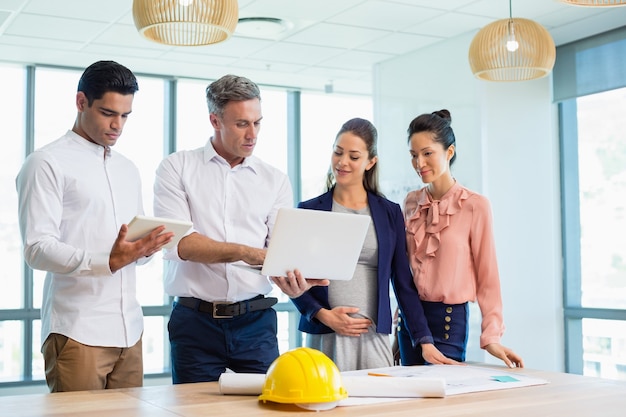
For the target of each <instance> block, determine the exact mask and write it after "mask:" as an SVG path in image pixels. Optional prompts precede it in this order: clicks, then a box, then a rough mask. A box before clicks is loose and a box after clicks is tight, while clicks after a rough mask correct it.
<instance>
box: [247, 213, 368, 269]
mask: <svg viewBox="0 0 626 417" xmlns="http://www.w3.org/2000/svg"><path fill="white" fill-rule="evenodd" d="M370 221H371V219H370V216H365V215H360V214H349V213H334V212H330V211H319V210H306V209H295V208H281V209H279V211H278V215H277V217H276V223H275V224H274V230H273V231H272V236H271V239H270V243H269V247H268V248H267V255H266V257H265V262H264V263H263V265H262V266H250V265H242V264H235V265H236V266H238V267H242V268H245V269H249V270H252V271H255V272H257V273H260V274H263V275H269V276H284V275H285V274H286V272H287V271H293V270H294V269H298V270H300V272H302V275H303V276H304V277H305V278H326V279H335V280H349V279H352V276H353V274H354V269H355V268H356V264H357V261H358V260H359V255H360V253H361V249H362V248H363V242H364V241H365V235H366V234H367V229H368V227H369V224H370Z"/></svg>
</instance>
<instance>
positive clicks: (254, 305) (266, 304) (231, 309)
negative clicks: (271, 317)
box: [174, 295, 278, 319]
mask: <svg viewBox="0 0 626 417" xmlns="http://www.w3.org/2000/svg"><path fill="white" fill-rule="evenodd" d="M174 301H175V302H176V303H178V304H180V305H183V306H185V307H188V308H193V309H194V310H197V311H199V312H201V313H211V314H212V315H213V318H216V319H227V318H231V317H237V316H241V315H242V314H246V313H250V312H252V311H259V310H265V309H268V308H270V307H271V306H273V305H274V304H276V303H277V302H278V298H274V297H267V298H266V297H264V296H262V295H259V296H256V297H254V298H251V299H249V300H244V301H239V302H237V303H231V302H229V301H214V302H212V303H210V302H208V301H204V300H201V299H199V298H194V297H176V298H175V299H174Z"/></svg>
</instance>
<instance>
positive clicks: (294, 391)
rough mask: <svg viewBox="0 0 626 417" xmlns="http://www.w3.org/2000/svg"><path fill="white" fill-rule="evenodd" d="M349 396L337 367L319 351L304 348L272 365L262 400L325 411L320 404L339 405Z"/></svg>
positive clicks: (267, 375)
mask: <svg viewBox="0 0 626 417" xmlns="http://www.w3.org/2000/svg"><path fill="white" fill-rule="evenodd" d="M347 396H348V393H347V391H346V389H345V388H344V387H343V385H342V383H341V374H340V373H339V369H338V368H337V365H335V363H334V362H333V361H332V360H331V359H330V358H329V357H328V356H326V355H325V354H324V353H322V352H320V351H319V350H316V349H311V348H306V347H301V348H297V349H293V350H290V351H288V352H285V353H283V354H282V355H280V356H279V357H278V358H276V360H275V361H274V362H273V363H272V364H271V365H270V367H269V369H268V370H267V374H266V376H265V384H264V385H263V391H262V394H261V395H260V396H259V400H262V401H264V402H265V401H273V402H277V403H289V404H297V405H300V406H305V407H304V408H309V407H307V406H308V405H311V407H310V408H311V409H326V408H328V407H324V405H322V404H319V403H333V402H334V403H336V402H338V401H339V400H342V399H344V398H346V397H347ZM328 405H329V406H330V405H331V404H328ZM335 405H336V404H332V407H334V406H335Z"/></svg>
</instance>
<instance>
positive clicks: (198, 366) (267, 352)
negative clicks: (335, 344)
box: [167, 302, 278, 384]
mask: <svg viewBox="0 0 626 417" xmlns="http://www.w3.org/2000/svg"><path fill="white" fill-rule="evenodd" d="M167 328H168V331H169V338H170V347H171V359H172V381H173V383H174V384H182V383H187V382H205V381H217V380H218V379H219V376H220V375H221V374H222V373H223V372H224V371H225V370H226V368H229V369H231V370H233V371H235V372H245V373H265V372H267V368H268V367H269V366H270V364H271V363H272V362H273V361H274V359H276V358H277V357H278V340H277V338H276V331H277V321H276V311H275V310H274V309H272V308H268V309H265V310H260V311H255V312H252V313H246V314H243V315H241V316H237V317H232V318H213V316H212V314H211V313H203V312H199V311H197V310H195V309H193V308H189V307H185V306H183V305H180V304H178V303H176V302H175V303H174V308H173V310H172V314H171V316H170V320H169V323H168V325H167Z"/></svg>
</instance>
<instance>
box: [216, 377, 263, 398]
mask: <svg viewBox="0 0 626 417" xmlns="http://www.w3.org/2000/svg"><path fill="white" fill-rule="evenodd" d="M264 383H265V374H245V373H235V372H224V373H223V374H222V375H220V379H219V381H218V384H219V387H220V393H221V394H235V395H260V394H261V392H262V391H263V384H264Z"/></svg>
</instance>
